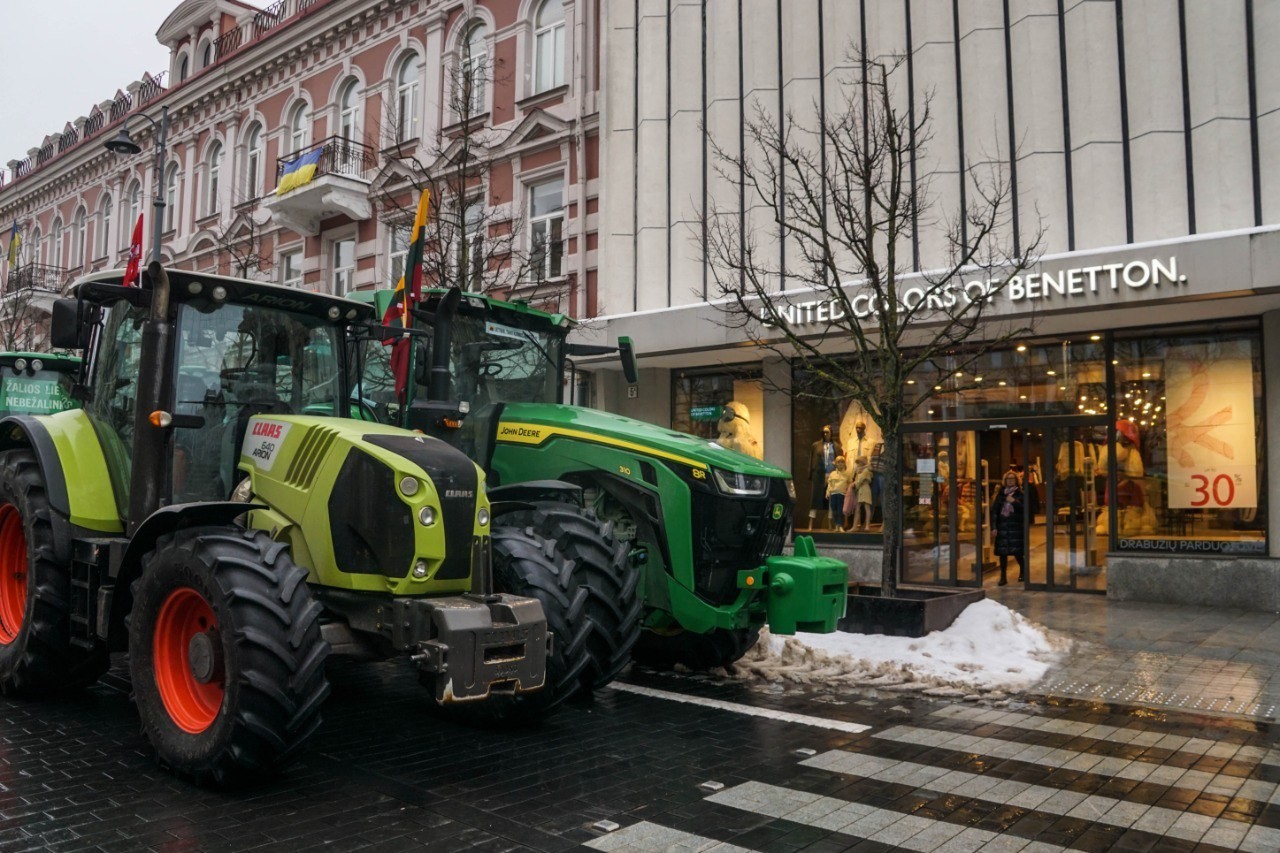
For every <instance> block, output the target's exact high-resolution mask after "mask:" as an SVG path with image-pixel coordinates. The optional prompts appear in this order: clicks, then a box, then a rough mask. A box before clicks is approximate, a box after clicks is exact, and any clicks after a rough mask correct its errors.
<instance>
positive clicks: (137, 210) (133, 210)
mask: <svg viewBox="0 0 1280 853" xmlns="http://www.w3.org/2000/svg"><path fill="white" fill-rule="evenodd" d="M141 215H142V184H140V183H138V182H137V181H134V182H133V183H131V184H129V221H128V222H126V223H125V227H124V228H121V229H120V231H121V238H122V242H123V241H124V240H125V239H128V240H132V239H133V230H132V229H133V227H134V225H135V224H136V223H137V221H138V217H139V216H141ZM124 245H126V246H127V245H129V244H128V243H124Z"/></svg>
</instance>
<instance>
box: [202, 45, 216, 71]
mask: <svg viewBox="0 0 1280 853" xmlns="http://www.w3.org/2000/svg"><path fill="white" fill-rule="evenodd" d="M212 64H213V42H211V41H207V42H205V43H204V46H203V47H201V48H200V67H201V68H208V67H209V66H210V65H212Z"/></svg>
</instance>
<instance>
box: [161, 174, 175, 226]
mask: <svg viewBox="0 0 1280 853" xmlns="http://www.w3.org/2000/svg"><path fill="white" fill-rule="evenodd" d="M177 221H178V164H177V163H173V164H171V165H170V166H169V171H168V172H166V173H165V176H164V230H166V231H172V230H173V226H174V223H175V222H177Z"/></svg>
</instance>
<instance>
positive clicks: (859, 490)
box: [849, 456, 871, 530]
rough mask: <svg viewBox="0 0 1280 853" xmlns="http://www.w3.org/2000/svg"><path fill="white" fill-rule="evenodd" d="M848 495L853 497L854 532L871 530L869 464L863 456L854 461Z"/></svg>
mask: <svg viewBox="0 0 1280 853" xmlns="http://www.w3.org/2000/svg"><path fill="white" fill-rule="evenodd" d="M849 494H850V495H851V496H852V497H853V499H854V502H855V506H856V509H854V514H853V529H854V530H870V529H871V463H870V461H869V460H868V459H867V457H865V456H859V457H858V458H857V459H856V460H854V468H853V478H852V480H851V482H850V483H849Z"/></svg>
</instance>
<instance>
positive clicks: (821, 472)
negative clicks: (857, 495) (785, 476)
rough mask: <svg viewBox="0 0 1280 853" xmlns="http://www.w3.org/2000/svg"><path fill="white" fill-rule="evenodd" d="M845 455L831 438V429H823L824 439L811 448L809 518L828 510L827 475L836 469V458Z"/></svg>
mask: <svg viewBox="0 0 1280 853" xmlns="http://www.w3.org/2000/svg"><path fill="white" fill-rule="evenodd" d="M843 455H844V452H843V451H842V450H841V449H840V442H838V441H835V440H833V439H832V437H831V427H823V428H822V438H820V439H818V440H817V441H815V442H814V443H813V445H812V446H811V447H810V448H809V518H815V517H816V516H817V514H818V510H821V509H825V508H826V506H827V475H828V474H830V473H831V471H832V469H833V468H835V465H836V457H837V456H843Z"/></svg>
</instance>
